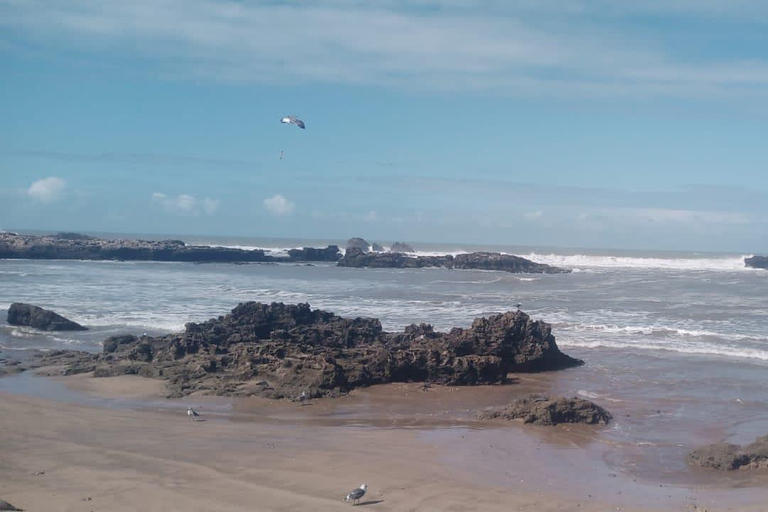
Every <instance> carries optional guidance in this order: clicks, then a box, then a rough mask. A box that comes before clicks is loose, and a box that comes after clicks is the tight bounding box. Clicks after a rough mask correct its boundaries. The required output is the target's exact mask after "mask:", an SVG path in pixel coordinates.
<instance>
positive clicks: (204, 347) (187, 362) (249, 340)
mask: <svg viewBox="0 0 768 512" xmlns="http://www.w3.org/2000/svg"><path fill="white" fill-rule="evenodd" d="M580 364H583V362H582V361H581V360H579V359H574V358H572V357H570V356H568V355H566V354H564V353H562V352H561V351H560V349H559V348H558V346H557V343H556V342H555V338H554V336H553V335H552V332H551V328H550V325H549V324H547V323H545V322H542V321H534V320H532V319H531V318H530V317H529V316H528V315H527V314H525V313H523V312H522V311H510V312H507V313H504V314H499V315H494V316H491V317H488V318H477V319H475V321H474V322H473V323H472V326H471V327H470V328H468V329H460V328H454V329H452V330H451V331H450V332H446V333H443V332H436V331H435V330H434V329H433V328H432V326H431V325H428V324H421V325H411V326H409V327H406V328H405V330H404V331H402V332H386V331H384V330H383V329H382V326H381V323H380V322H379V320H377V319H375V318H343V317H340V316H337V315H335V314H333V313H330V312H327V311H322V310H319V309H311V308H310V306H309V304H297V305H286V304H282V303H272V304H262V303H257V302H247V303H242V304H240V305H238V306H237V307H236V308H234V309H233V310H232V312H231V313H229V314H228V315H226V316H220V317H218V318H213V319H211V320H208V321H206V322H202V323H188V324H187V325H186V327H185V330H184V332H181V333H176V334H169V335H166V336H160V337H151V336H141V337H137V336H133V335H124V336H113V337H110V338H108V339H106V340H105V341H104V343H103V351H102V353H101V354H91V353H86V352H79V351H56V352H50V353H46V354H42V355H40V356H39V360H38V362H37V363H36V366H39V367H51V366H53V367H56V368H57V370H56V373H57V374H60V373H61V372H62V370H61V368H63V372H64V374H75V373H87V372H93V375H94V377H110V376H117V375H140V376H144V377H151V378H157V379H163V380H165V381H166V382H167V387H168V394H169V396H170V397H179V396H185V395H189V394H191V393H196V392H202V393H207V394H216V395H239V396H250V395H254V396H262V397H266V398H278V399H279V398H295V397H298V396H300V395H301V394H302V393H306V396H309V397H313V398H314V397H325V396H328V397H332V396H338V395H340V394H344V393H347V392H349V391H351V390H353V389H355V388H359V387H365V386H371V385H374V384H385V383H389V382H429V383H435V384H444V385H452V386H458V385H478V384H501V383H504V382H505V381H506V379H507V374H508V373H510V372H538V371H547V370H559V369H564V368H569V367H573V366H578V365H580Z"/></svg>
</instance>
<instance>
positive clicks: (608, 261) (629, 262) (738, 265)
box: [518, 252, 755, 271]
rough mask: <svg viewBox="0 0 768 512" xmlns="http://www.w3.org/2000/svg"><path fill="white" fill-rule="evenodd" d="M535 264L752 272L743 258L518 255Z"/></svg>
mask: <svg viewBox="0 0 768 512" xmlns="http://www.w3.org/2000/svg"><path fill="white" fill-rule="evenodd" d="M518 256H521V257H523V258H526V259H529V260H531V261H533V262H536V263H545V264H547V265H554V266H556V267H565V268H582V269H589V268H637V269H668V270H726V271H733V270H755V269H751V268H749V267H747V266H746V265H745V263H744V258H748V257H749V255H742V256H722V257H709V258H641V257H630V256H594V255H585V254H574V255H562V254H553V253H551V254H538V253H535V252H532V253H529V254H521V255H518Z"/></svg>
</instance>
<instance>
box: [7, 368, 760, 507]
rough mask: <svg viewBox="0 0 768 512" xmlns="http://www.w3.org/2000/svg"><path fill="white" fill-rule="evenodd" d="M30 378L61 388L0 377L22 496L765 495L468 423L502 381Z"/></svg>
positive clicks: (452, 498) (585, 434)
mask: <svg viewBox="0 0 768 512" xmlns="http://www.w3.org/2000/svg"><path fill="white" fill-rule="evenodd" d="M18 378H20V377H10V379H18ZM23 378H24V379H27V382H29V381H31V380H36V381H40V382H44V383H45V385H44V386H43V387H41V388H39V393H38V394H51V395H52V396H55V397H57V398H58V399H56V400H54V399H50V398H41V397H39V396H30V395H23V394H19V393H14V392H8V391H2V392H0V441H1V442H0V445H2V447H3V449H2V451H1V452H0V462H1V463H0V499H4V500H6V501H9V502H11V503H13V504H15V505H16V506H18V507H20V508H24V509H26V510H39V511H95V510H109V511H129V510H130V511H132V510H147V511H154V510H157V511H161V510H184V511H197V510H200V511H203V510H206V511H207V510H232V511H240V510H242V511H246V510H249V511H251V510H265V511H266V510H274V511H281V510H321V511H324V510H345V509H346V507H350V506H352V505H351V504H350V503H346V502H344V501H342V498H343V497H344V495H345V494H346V493H347V492H348V491H350V490H351V489H353V488H355V487H357V486H358V485H360V484H362V483H366V484H368V486H369V491H368V493H367V495H366V496H365V498H364V500H363V501H362V504H361V505H364V506H366V507H370V509H371V510H381V511H394V510H420V511H421V510H424V511H444V510H453V511H460V510H516V511H556V510H557V511H567V510H573V511H576V510H579V511H619V510H621V511H650V510H689V511H690V510H709V511H715V510H753V511H757V510H764V508H760V506H759V505H758V504H757V503H759V501H754V500H759V498H760V496H759V492H761V491H759V489H758V490H755V489H753V488H747V489H741V490H739V489H729V488H720V489H715V490H713V489H701V488H700V489H697V488H696V487H695V486H687V487H686V486H682V487H681V486H676V487H664V486H663V485H660V484H658V483H655V482H638V481H637V479H634V482H633V481H632V480H633V479H630V478H629V477H625V476H622V475H616V474H612V473H611V471H610V469H606V466H605V464H604V462H603V461H602V460H601V455H600V454H601V453H603V452H604V450H605V447H604V446H601V445H602V443H600V442H599V440H598V436H597V435H596V432H595V430H594V429H587V428H560V427H557V428H544V429H541V428H539V429H537V428H531V427H523V426H520V425H517V424H510V425H506V424H505V425H499V424H490V425H489V424H482V425H481V424H478V423H477V422H475V421H474V420H473V419H472V417H471V415H470V414H469V412H468V411H469V409H470V407H469V405H470V403H472V402H474V404H475V405H473V406H472V408H474V407H475V406H476V405H477V404H478V402H482V401H483V400H485V401H488V402H493V401H496V400H498V399H499V398H500V397H501V396H502V395H503V394H507V393H509V392H510V391H509V387H506V386H495V387H487V388H483V389H473V390H467V389H462V390H457V389H451V388H438V389H435V390H430V391H429V392H421V391H419V389H418V386H417V385H410V384H402V385H390V386H379V387H376V388H372V389H370V390H359V391H357V392H355V393H352V394H351V395H350V396H349V397H344V398H341V399H336V400H333V399H329V400H319V401H315V402H314V403H312V404H311V405H309V406H301V405H299V404H296V403H291V402H273V401H272V402H271V401H267V400H252V399H231V398H226V399H225V398H220V397H189V398H188V399H185V400H181V401H175V400H174V401H172V400H166V399H162V398H161V395H162V391H163V385H162V383H161V382H159V381H154V380H149V379H142V378H138V377H119V378H112V379H93V378H90V377H89V376H77V377H66V378H59V379H56V380H50V379H42V378H39V377H33V376H31V375H28V376H25V377H23ZM4 381H5V382H6V385H5V388H4V389H8V387H9V386H8V385H7V383H8V382H10V381H7V380H5V379H4ZM62 382H64V383H66V387H62V386H63V385H62V384H61V383H62ZM543 383H544V381H543V380H542V379H541V378H540V377H536V378H534V379H533V380H532V381H531V382H526V383H524V387H525V388H527V389H535V388H537V387H540V386H542V385H544V384H543ZM26 387H29V386H26ZM54 389H61V390H62V392H61V394H58V395H57V394H56V393H52V392H51V390H54ZM481 397H485V398H481ZM188 404H193V405H195V407H197V408H198V409H199V410H200V412H201V413H202V417H203V418H204V420H205V421H190V420H189V419H188V418H187V416H186V414H185V410H186V407H187V405H188ZM462 407H464V411H465V413H466V414H465V415H462V414H461V413H460V411H461V410H462ZM416 409H418V410H420V411H421V413H420V414H409V412H408V411H411V412H413V411H414V410H416ZM384 411H386V412H384ZM440 411H443V413H441V412H440ZM448 411H450V412H448ZM407 417H410V418H411V420H410V422H409V421H405V419H404V418H407ZM404 423H406V424H404ZM500 457H501V458H500ZM577 473H581V474H585V475H588V481H589V482H590V483H589V484H588V485H583V484H584V482H581V483H580V482H579V479H578V478H571V477H569V476H568V475H571V476H573V475H575V474H577ZM750 502H751V503H750ZM697 507H698V508H697Z"/></svg>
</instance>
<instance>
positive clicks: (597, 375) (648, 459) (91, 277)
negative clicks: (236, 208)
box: [0, 236, 768, 481]
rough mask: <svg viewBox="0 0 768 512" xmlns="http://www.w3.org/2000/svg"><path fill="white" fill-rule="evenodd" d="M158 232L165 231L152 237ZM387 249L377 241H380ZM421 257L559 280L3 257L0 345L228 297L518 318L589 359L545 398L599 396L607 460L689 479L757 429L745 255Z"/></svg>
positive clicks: (750, 278)
mask: <svg viewBox="0 0 768 512" xmlns="http://www.w3.org/2000/svg"><path fill="white" fill-rule="evenodd" d="M161 238H168V237H161ZM171 238H178V239H182V240H185V241H186V242H187V243H195V244H210V245H222V246H229V247H234V246H238V247H248V248H256V247H259V248H265V249H269V250H270V251H271V252H273V253H276V254H277V253H280V252H283V251H285V250H286V249H288V248H292V247H301V246H304V245H307V246H324V245H326V244H328V243H337V244H339V245H340V246H342V247H343V245H344V242H343V241H334V240H287V239H248V238H237V239H235V238H219V237H209V238H205V237H184V236H172V237H171ZM383 245H385V246H386V245H387V244H383ZM412 245H414V247H415V249H416V250H417V251H418V252H419V254H445V253H458V252H467V251H475V250H494V251H501V252H507V253H510V254H515V255H518V256H523V257H525V258H529V259H531V260H533V261H536V262H541V263H547V264H551V265H557V266H561V267H565V268H570V269H572V270H573V273H570V274H553V275H538V274H510V273H504V272H493V271H471V270H448V269H437V268H430V269H355V268H339V267H336V266H335V265H334V264H323V263H313V264H248V265H232V264H193V263H160V262H94V261H58V260H57V261H30V260H2V261H0V350H1V351H3V352H5V353H6V355H8V354H11V355H12V354H13V353H20V352H19V351H27V350H31V349H53V348H68V349H81V350H88V351H97V350H100V343H101V341H102V340H103V339H104V338H106V337H107V336H110V335H114V334H119V333H134V334H141V333H144V332H146V333H149V334H152V335H155V334H162V333H167V332H172V331H178V330H181V329H183V328H184V324H185V323H186V322H190V321H204V320H207V319H209V318H211V317H215V316H218V315H222V314H225V313H227V312H228V311H229V310H230V309H232V308H233V307H234V306H235V305H237V304H238V303H239V302H243V301H261V302H273V301H279V302H286V303H298V302H308V303H309V304H310V305H311V306H312V307H313V308H321V309H325V310H329V311H332V312H334V313H337V314H339V315H342V316H366V317H376V318H379V319H380V320H381V322H382V325H383V326H384V328H385V329H387V330H401V329H403V327H405V326H406V325H409V324H411V323H421V322H427V323H431V324H433V325H434V326H435V328H436V329H438V330H448V329H450V328H452V327H469V326H470V325H471V323H472V320H473V319H474V318H476V317H481V316H487V315H490V314H494V313H501V312H504V311H508V310H511V309H514V308H515V304H517V303H520V304H521V305H522V307H521V309H522V310H523V311H525V312H526V313H528V314H529V315H530V316H532V317H533V318H534V319H538V320H543V321H545V322H548V323H550V324H551V325H552V330H553V334H554V335H555V338H556V340H557V343H558V345H559V347H560V348H561V349H562V350H563V351H564V352H566V353H568V354H570V355H573V356H575V357H579V358H581V359H583V360H584V361H585V362H586V364H585V365H584V366H583V367H580V368H576V369H573V370H566V371H563V372H557V375H555V376H553V377H552V383H551V391H552V392H553V393H558V394H566V395H577V396H582V397H584V398H589V399H592V400H595V401H596V402H598V403H600V404H601V405H603V406H605V407H606V408H608V409H609V410H611V411H612V412H613V413H614V416H615V417H616V421H614V423H613V424H612V426H611V427H610V429H608V430H607V431H606V433H605V434H604V436H603V437H604V438H603V440H604V441H605V442H610V443H614V444H616V445H621V446H623V447H624V450H620V451H612V452H610V453H611V455H609V456H608V455H607V456H606V457H610V460H606V463H607V464H609V465H611V467H614V468H617V470H618V471H627V472H630V473H631V474H633V475H638V476H640V477H644V476H654V477H657V478H658V477H663V478H664V479H666V480H669V481H676V480H679V481H684V480H685V479H686V478H689V477H690V474H689V471H688V470H687V469H686V467H685V463H684V456H685V453H686V452H687V450H689V449H690V448H692V447H696V446H699V445H701V444H705V443H709V442H715V441H720V440H729V441H733V442H738V443H744V442H750V441H752V440H754V438H755V437H756V436H757V435H765V434H766V433H768V395H766V393H765V379H766V375H768V293H766V289H767V288H768V272H766V271H761V270H755V269H748V268H746V267H744V263H743V259H744V257H745V256H747V255H744V254H700V253H668V252H632V251H605V250H603V251H586V250H575V249H552V248H532V247H506V246H485V247H480V246H471V245H463V244H453V245H447V244H443V245H439V244H418V243H414V244H412ZM12 302H28V303H32V304H36V305H39V306H42V307H45V308H50V309H52V310H54V311H56V312H58V313H60V314H62V315H64V316H66V317H67V318H70V319H72V320H75V321H77V322H79V323H82V324H84V325H87V326H89V327H90V328H91V330H89V331H87V332H76V333H50V334H45V333H40V332H36V331H34V330H31V329H27V328H19V327H13V326H9V325H7V323H6V321H5V316H6V311H7V308H8V306H9V305H10V304H11V303H12Z"/></svg>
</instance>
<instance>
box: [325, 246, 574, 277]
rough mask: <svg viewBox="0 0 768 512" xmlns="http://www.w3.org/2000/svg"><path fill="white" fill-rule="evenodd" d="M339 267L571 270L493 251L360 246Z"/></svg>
mask: <svg viewBox="0 0 768 512" xmlns="http://www.w3.org/2000/svg"><path fill="white" fill-rule="evenodd" d="M339 266H340V267H357V268H360V267H371V268H423V267H444V268H455V269H465V270H468V269H473V270H501V271H504V272H524V273H535V274H559V273H563V272H570V270H566V269H562V268H558V267H552V266H550V265H544V264H542V263H534V262H532V261H530V260H527V259H525V258H520V257H518V256H512V255H509V254H501V253H494V252H473V253H469V254H458V255H456V256H455V257H454V256H451V255H450V254H448V255H445V256H417V257H413V256H407V255H405V254H403V253H400V252H385V253H372V252H368V253H366V252H363V251H362V250H360V249H357V248H354V247H353V248H348V249H347V252H346V254H345V255H344V257H343V258H342V259H341V260H340V261H339Z"/></svg>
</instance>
